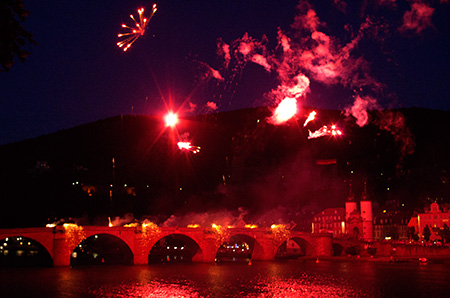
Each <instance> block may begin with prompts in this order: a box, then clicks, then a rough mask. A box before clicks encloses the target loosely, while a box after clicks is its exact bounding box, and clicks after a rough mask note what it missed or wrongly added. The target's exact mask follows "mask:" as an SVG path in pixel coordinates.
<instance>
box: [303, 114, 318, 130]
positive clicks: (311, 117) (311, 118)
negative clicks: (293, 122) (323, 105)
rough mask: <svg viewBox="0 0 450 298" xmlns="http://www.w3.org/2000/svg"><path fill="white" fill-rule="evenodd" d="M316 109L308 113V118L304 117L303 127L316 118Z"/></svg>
mask: <svg viewBox="0 0 450 298" xmlns="http://www.w3.org/2000/svg"><path fill="white" fill-rule="evenodd" d="M316 115H317V113H316V111H312V112H311V113H309V116H308V118H306V120H305V123H304V124H303V127H305V126H306V125H308V123H309V122H311V121H313V120H314V118H316Z"/></svg>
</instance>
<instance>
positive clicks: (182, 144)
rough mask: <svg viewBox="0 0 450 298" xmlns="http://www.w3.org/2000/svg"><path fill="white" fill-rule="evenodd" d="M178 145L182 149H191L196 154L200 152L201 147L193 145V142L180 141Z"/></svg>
mask: <svg viewBox="0 0 450 298" xmlns="http://www.w3.org/2000/svg"><path fill="white" fill-rule="evenodd" d="M177 145H178V148H179V149H180V150H186V151H190V152H192V153H194V154H196V153H199V152H200V147H199V146H193V145H191V142H178V143H177Z"/></svg>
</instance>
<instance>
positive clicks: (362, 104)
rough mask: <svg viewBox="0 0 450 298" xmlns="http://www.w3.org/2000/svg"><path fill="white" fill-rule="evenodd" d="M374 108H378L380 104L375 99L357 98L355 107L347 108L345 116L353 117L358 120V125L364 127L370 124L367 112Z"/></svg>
mask: <svg viewBox="0 0 450 298" xmlns="http://www.w3.org/2000/svg"><path fill="white" fill-rule="evenodd" d="M374 108H378V103H377V101H376V100H375V99H374V98H372V97H370V96H367V97H365V98H362V97H360V96H356V97H355V101H354V103H353V105H352V106H351V107H347V108H346V111H345V115H346V116H350V115H352V116H353V117H355V118H356V124H358V125H359V126H360V127H363V126H364V125H366V124H367V123H368V122H369V114H368V113H367V110H368V109H374Z"/></svg>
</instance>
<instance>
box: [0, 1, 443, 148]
mask: <svg viewBox="0 0 450 298" xmlns="http://www.w3.org/2000/svg"><path fill="white" fill-rule="evenodd" d="M315 2H317V3H320V6H319V4H317V3H315ZM346 2H348V3H346ZM352 2H355V1H343V0H335V1H331V0H330V1H310V3H309V4H308V2H306V1H300V2H299V1H298V0H289V1H274V0H273V1H269V0H261V1H222V0H208V1H181V0H167V1H157V2H156V3H157V7H158V11H157V12H156V14H155V15H154V17H153V19H152V20H151V21H150V24H149V26H148V28H147V30H146V32H145V35H144V36H142V37H140V38H139V39H138V40H137V41H136V43H135V44H134V45H133V46H132V47H131V49H130V50H129V51H127V52H123V51H121V50H120V49H119V48H118V47H117V46H116V45H115V44H116V42H117V41H118V38H117V33H119V32H120V31H121V28H120V25H121V24H122V23H123V22H126V23H127V24H129V22H130V21H131V20H130V18H129V14H130V13H132V14H134V15H135V16H136V10H137V8H139V7H141V6H144V7H145V8H146V12H147V13H148V12H150V10H151V7H152V4H153V2H149V1H131V0H130V1H114V0H108V1H107V0H103V1H100V0H96V1H65V0H64V1H60V0H58V1H55V0H42V1H33V0H25V1H24V3H25V7H26V9H28V10H29V11H30V12H31V14H30V15H29V16H28V18H27V20H26V21H25V22H24V23H23V25H24V27H25V29H27V30H28V31H30V32H31V33H33V34H34V39H35V40H36V42H37V43H38V44H39V45H38V46H36V47H34V46H30V47H29V48H28V49H29V50H30V51H31V53H32V54H31V55H30V56H29V58H28V59H27V60H26V61H25V63H21V62H19V61H16V64H15V65H14V66H13V67H12V69H11V70H10V71H9V72H6V73H0V76H1V79H0V107H1V108H0V113H1V115H0V119H1V120H0V123H1V129H2V132H1V134H0V136H1V137H0V144H7V143H11V142H16V141H20V140H23V139H26V138H33V137H37V136H40V135H44V134H48V133H52V132H56V131H58V130H61V129H67V128H71V127H74V126H77V125H81V124H85V123H89V122H92V121H96V120H99V119H104V118H107V117H112V116H116V115H121V114H163V113H165V111H166V107H165V105H166V104H169V102H172V103H173V105H174V109H178V108H179V107H180V105H181V104H183V103H184V105H183V106H182V108H181V109H180V113H183V114H186V115H187V114H193V113H205V112H212V111H216V110H215V109H214V108H213V107H214V105H211V104H210V105H209V108H208V107H207V106H206V103H207V102H210V103H214V104H215V105H216V106H217V110H218V111H225V110H234V109H239V108H244V107H255V106H261V105H269V104H270V105H273V104H276V100H277V98H276V96H275V95H274V93H273V92H272V93H271V90H274V89H276V88H277V86H282V85H283V84H287V81H286V73H287V76H288V77H291V78H292V77H293V76H295V75H297V74H299V73H303V74H305V75H306V76H307V77H308V78H309V79H310V86H309V87H310V91H309V92H308V93H307V94H306V96H305V97H303V98H302V100H303V101H302V102H301V104H305V105H309V106H315V107H321V108H331V109H342V110H344V109H345V108H347V107H349V106H351V105H352V104H353V102H354V100H355V98H356V97H357V96H360V97H362V98H366V96H370V98H371V99H373V100H371V101H370V102H371V105H369V106H368V107H369V108H377V107H381V108H395V107H425V108H432V109H441V110H450V84H449V83H448V82H449V77H450V61H449V60H450V55H449V54H448V53H450V31H449V30H450V28H449V27H450V26H448V20H449V19H450V3H448V2H449V1H444V0H441V1H426V0H425V1H420V2H419V1H414V0H411V1H396V0H374V1H356V2H363V5H359V3H358V5H359V6H358V7H353V6H351V4H350V3H352ZM299 3H300V4H301V5H300V6H301V8H300V9H299V8H297V6H298V4H299ZM311 12H315V13H316V15H315V16H314V14H311ZM296 16H298V17H297V18H296ZM307 16H308V17H307ZM315 17H317V18H315ZM311 21H316V22H315V25H314V26H313V25H311V24H312V23H314V22H311ZM294 23H295V24H296V25H295V26H291V24H294ZM278 28H280V29H281V31H282V33H283V35H284V36H287V37H288V38H289V42H290V46H291V49H294V50H293V52H292V53H290V54H289V55H288V54H287V52H286V51H285V52H283V51H282V47H281V45H279V44H278V39H277V31H278ZM245 33H248V36H249V37H251V38H253V39H247V41H246V42H247V44H248V45H250V44H252V45H257V46H256V48H255V52H253V53H252V54H251V55H249V56H243V55H242V54H240V53H238V55H237V56H234V55H233V51H235V52H236V53H237V52H238V47H237V46H236V45H239V43H238V42H236V41H237V40H238V39H242V38H243V36H244V34H245ZM263 35H266V36H267V41H264V40H263V38H262V37H263ZM219 39H221V40H222V41H223V42H224V43H226V44H228V45H230V48H231V51H232V52H231V54H232V59H231V62H230V64H229V65H228V67H226V66H225V63H224V61H225V59H224V56H223V55H220V54H218V51H217V50H218V40H219ZM261 40H263V41H262V42H261ZM350 45H353V46H352V47H350ZM256 53H257V54H260V55H262V56H264V57H265V58H267V61H268V64H269V65H270V66H271V68H270V71H269V70H265V69H264V67H263V66H261V65H260V64H257V63H253V62H251V60H252V59H253V58H254V57H255V56H254V54H256ZM283 53H284V54H283ZM311 55H314V58H311ZM287 56H289V58H286V57H287ZM236 57H237V58H236ZM282 57H285V58H284V60H283V58H282ZM282 62H285V63H284V64H283V63H282ZM287 68H289V69H288V70H287ZM211 69H214V70H218V71H219V73H220V74H221V76H222V78H223V80H219V79H216V78H214V77H213V76H212V75H211V72H210V70H211ZM282 71H283V74H284V75H285V76H283V75H280V74H281V72H282ZM328 71H332V72H333V73H334V74H333V75H332V76H327V77H324V76H323V75H324V74H326V73H327V72H328ZM374 102H376V104H374Z"/></svg>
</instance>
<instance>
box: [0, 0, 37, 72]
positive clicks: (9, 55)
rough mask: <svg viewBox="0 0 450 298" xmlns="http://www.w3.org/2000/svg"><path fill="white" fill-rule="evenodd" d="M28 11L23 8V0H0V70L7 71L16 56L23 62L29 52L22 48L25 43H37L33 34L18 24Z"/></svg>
mask: <svg viewBox="0 0 450 298" xmlns="http://www.w3.org/2000/svg"><path fill="white" fill-rule="evenodd" d="M28 14H29V12H28V11H27V10H26V9H25V7H24V4H23V0H2V1H0V65H1V67H0V71H2V72H3V71H8V70H9V69H10V68H11V67H12V65H13V64H14V57H15V56H17V57H18V58H19V60H20V61H21V62H24V61H25V59H26V58H27V57H28V55H29V54H30V52H28V51H26V50H24V49H23V47H24V46H25V45H27V44H35V45H36V44H37V43H36V42H35V41H34V40H33V38H32V37H33V34H31V33H30V32H28V31H26V30H25V28H23V27H22V25H21V24H20V23H21V22H23V21H25V19H26V17H27V16H28Z"/></svg>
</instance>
